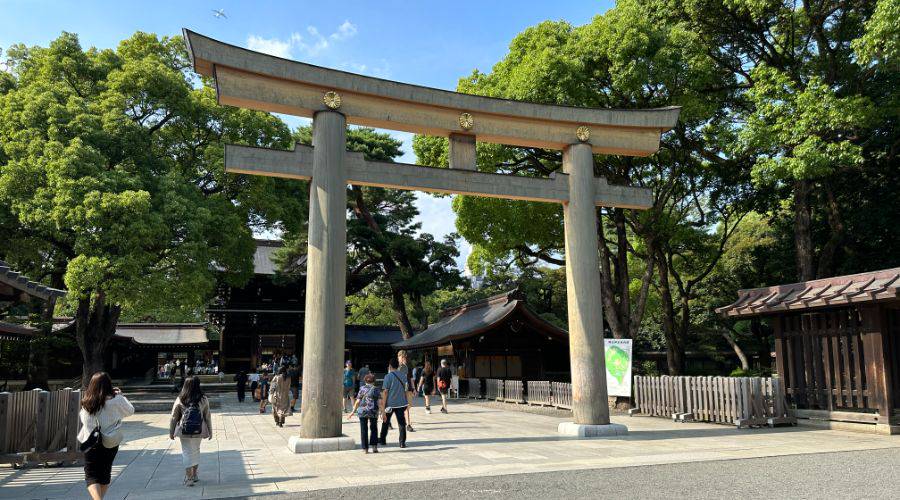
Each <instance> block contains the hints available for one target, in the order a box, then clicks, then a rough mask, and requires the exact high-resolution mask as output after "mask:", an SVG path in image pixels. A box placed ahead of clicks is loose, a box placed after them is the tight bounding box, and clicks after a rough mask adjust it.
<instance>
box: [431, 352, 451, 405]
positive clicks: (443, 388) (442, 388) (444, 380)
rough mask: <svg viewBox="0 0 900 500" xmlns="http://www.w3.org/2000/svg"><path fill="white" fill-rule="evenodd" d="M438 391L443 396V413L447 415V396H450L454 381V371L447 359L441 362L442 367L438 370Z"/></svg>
mask: <svg viewBox="0 0 900 500" xmlns="http://www.w3.org/2000/svg"><path fill="white" fill-rule="evenodd" d="M435 378H436V379H437V390H438V393H440V395H441V413H447V394H450V382H451V381H452V380H453V371H451V370H450V363H448V362H447V360H446V359H442V360H441V367H440V368H438V371H437V375H436V376H435Z"/></svg>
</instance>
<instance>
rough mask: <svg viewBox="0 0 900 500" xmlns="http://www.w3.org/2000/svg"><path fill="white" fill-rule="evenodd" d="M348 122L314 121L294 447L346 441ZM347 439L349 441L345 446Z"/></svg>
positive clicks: (338, 117) (328, 116)
mask: <svg viewBox="0 0 900 500" xmlns="http://www.w3.org/2000/svg"><path fill="white" fill-rule="evenodd" d="M346 130H347V120H346V118H345V117H344V115H343V114H341V113H338V112H336V111H319V112H318V113H316V114H315V116H314V117H313V175H312V185H311V186H310V191H309V234H308V242H309V243H308V250H307V261H306V269H307V273H306V310H305V319H304V338H303V397H302V400H301V427H300V439H299V440H294V447H295V448H296V447H298V446H299V447H309V448H310V451H314V450H313V449H312V448H314V447H315V445H316V444H317V441H316V440H320V439H323V438H336V439H338V441H336V442H332V443H331V444H332V447H333V446H334V445H335V444H336V445H337V446H338V448H339V449H342V448H341V446H342V445H343V446H346V447H348V449H349V448H352V447H353V440H352V438H342V437H341V413H342V411H343V405H342V403H343V401H342V400H341V396H342V394H343V393H342V387H341V364H342V362H343V359H344V335H345V331H344V300H345V299H344V295H345V294H346V288H347V285H346V275H347V169H346V165H345V162H344V156H345V154H346V150H347V131H346ZM341 439H344V440H345V441H346V442H344V443H341V441H340V440H341Z"/></svg>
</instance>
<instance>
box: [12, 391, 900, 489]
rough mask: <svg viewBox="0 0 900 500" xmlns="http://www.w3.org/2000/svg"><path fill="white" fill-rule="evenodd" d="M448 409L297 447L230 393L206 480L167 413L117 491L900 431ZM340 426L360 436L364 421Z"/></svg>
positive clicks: (838, 443)
mask: <svg viewBox="0 0 900 500" xmlns="http://www.w3.org/2000/svg"><path fill="white" fill-rule="evenodd" d="M451 403H452V405H451V407H450V413H449V414H446V415H444V414H441V413H439V412H434V413H432V414H431V415H426V414H425V411H424V409H423V408H422V407H421V401H420V402H419V407H417V408H416V409H414V413H413V425H414V426H415V428H416V431H417V432H415V433H410V434H409V438H408V439H409V441H408V446H409V447H408V448H407V449H405V450H401V449H399V448H398V447H397V446H396V439H397V433H396V431H392V432H391V434H390V435H389V437H388V440H389V444H388V446H387V447H382V449H381V451H382V453H379V454H377V455H375V454H369V455H366V454H364V453H363V452H362V451H360V450H353V451H343V452H333V453H321V454H310V455H294V454H293V453H291V452H290V451H288V447H287V441H288V438H289V437H290V436H291V435H294V434H297V433H298V432H299V426H300V418H299V415H297V416H294V417H291V418H289V419H288V422H287V424H286V425H285V427H284V428H283V429H279V428H277V427H275V425H274V423H273V421H272V416H271V413H266V414H265V415H260V414H259V413H258V410H257V408H256V405H255V404H253V403H250V402H247V403H244V404H243V405H240V404H238V403H237V402H231V401H226V402H225V403H224V404H223V408H222V409H221V410H219V411H217V412H215V413H214V414H213V429H214V438H213V439H212V440H211V441H204V443H203V446H202V448H201V451H202V457H201V464H200V479H201V481H200V482H199V483H198V484H197V485H196V486H194V487H184V486H182V485H181V478H182V477H183V474H184V470H183V469H182V467H181V454H180V446H179V444H178V441H177V440H176V441H170V440H169V439H168V415H166V414H158V413H157V414H139V415H135V416H133V417H131V418H129V419H128V420H127V423H126V425H125V426H124V427H125V433H126V443H125V444H124V445H123V446H122V447H121V449H120V451H119V454H118V456H117V457H116V462H115V466H114V467H113V483H112V485H111V487H110V490H109V494H108V496H107V498H110V499H121V498H128V499H156V498H159V499H167V500H168V499H175V498H221V497H230V496H241V495H252V494H260V493H277V492H291V491H310V490H322V489H328V488H339V487H348V486H355V485H369V484H376V483H396V482H409V481H421V480H425V479H442V478H443V479H448V478H459V477H482V476H492V475H498V474H511V473H528V472H546V471H556V470H576V469H591V468H609V467H630V466H641V465H652V464H669V463H682V462H697V461H707V460H727V459H737V458H753V457H767V456H778V455H792V454H802V453H826V452H834V451H851V450H872V449H880V448H900V436H877V435H869V434H859V433H850V432H842V431H834V430H818V429H813V428H809V427H792V428H778V429H744V430H737V429H734V428H732V427H729V426H723V425H711V424H675V423H672V422H671V421H668V420H666V419H663V418H654V417H628V416H614V417H613V421H614V422H617V423H621V424H625V425H627V426H628V427H629V430H630V432H629V434H628V435H627V436H621V437H616V438H602V439H593V440H563V439H560V438H559V437H558V435H557V433H556V428H557V425H558V424H559V423H560V422H562V421H563V420H564V419H562V418H558V417H550V416H544V415H535V414H530V413H523V412H517V411H505V410H499V409H496V408H489V407H486V406H482V405H480V404H477V403H473V402H466V401H463V400H459V401H452V402H451ZM344 433H345V434H348V435H350V436H353V438H354V439H355V440H357V442H358V441H359V424H358V422H357V421H356V419H354V420H353V421H352V422H345V424H344ZM0 498H16V499H20V498H66V499H77V498H88V497H87V492H86V490H85V488H84V481H83V475H82V470H81V468H80V467H56V468H29V469H24V470H14V469H12V468H10V467H7V466H0Z"/></svg>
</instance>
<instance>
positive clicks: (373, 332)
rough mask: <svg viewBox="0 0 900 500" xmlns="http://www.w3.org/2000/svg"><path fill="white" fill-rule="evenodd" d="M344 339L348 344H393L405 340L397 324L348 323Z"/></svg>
mask: <svg viewBox="0 0 900 500" xmlns="http://www.w3.org/2000/svg"><path fill="white" fill-rule="evenodd" d="M344 331H345V332H346V334H345V335H346V336H345V337H344V341H345V342H346V343H348V344H369V345H391V344H393V343H395V342H399V341H401V340H403V333H402V332H401V331H400V329H399V328H397V327H396V326H367V325H347V326H346V327H345V330H344Z"/></svg>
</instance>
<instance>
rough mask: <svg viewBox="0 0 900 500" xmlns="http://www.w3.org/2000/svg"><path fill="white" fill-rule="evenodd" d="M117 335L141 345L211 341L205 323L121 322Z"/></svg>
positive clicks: (203, 342) (190, 343)
mask: <svg viewBox="0 0 900 500" xmlns="http://www.w3.org/2000/svg"><path fill="white" fill-rule="evenodd" d="M115 336H116V337H119V338H124V339H131V341H132V342H134V343H135V344H140V345H195V344H205V343H207V342H208V341H209V339H208V338H207V336H206V329H205V328H204V324H203V323H119V324H118V325H117V326H116V333H115Z"/></svg>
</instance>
